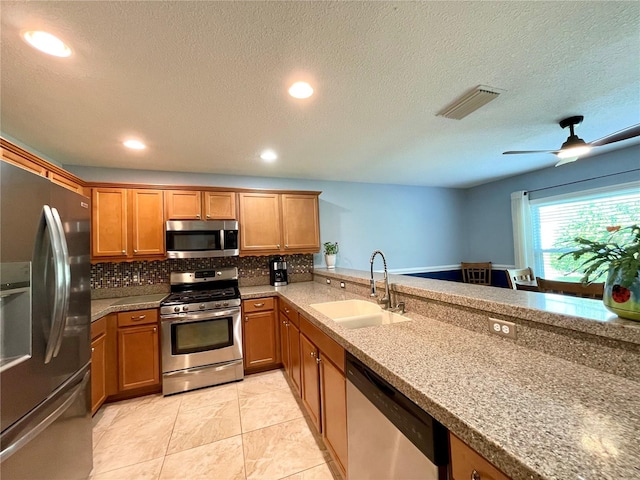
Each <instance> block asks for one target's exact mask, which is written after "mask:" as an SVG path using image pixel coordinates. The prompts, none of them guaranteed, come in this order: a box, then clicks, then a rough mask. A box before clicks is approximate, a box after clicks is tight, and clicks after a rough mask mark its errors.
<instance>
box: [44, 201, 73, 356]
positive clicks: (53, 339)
mask: <svg viewBox="0 0 640 480" xmlns="http://www.w3.org/2000/svg"><path fill="white" fill-rule="evenodd" d="M42 210H43V213H44V220H45V223H46V226H47V230H48V231H49V241H50V242H51V250H52V255H53V271H54V277H55V288H54V299H53V312H52V315H51V316H52V319H51V331H50V332H49V338H48V340H47V349H46V352H45V356H44V363H49V362H50V361H51V359H52V358H53V357H55V356H56V355H57V354H58V352H59V350H60V343H61V342H62V334H63V333H64V324H65V323H66V317H67V311H68V306H69V304H68V295H69V291H70V286H71V285H70V284H71V278H70V277H71V271H70V268H69V262H67V257H68V256H69V251H68V249H67V242H66V241H65V240H64V233H62V234H61V231H60V229H61V228H62V222H61V221H60V215H59V214H58V211H57V210H56V209H55V208H51V207H49V205H45V206H44V207H43V209H42Z"/></svg>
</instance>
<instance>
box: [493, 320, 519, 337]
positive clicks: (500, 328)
mask: <svg viewBox="0 0 640 480" xmlns="http://www.w3.org/2000/svg"><path fill="white" fill-rule="evenodd" d="M489 330H490V331H491V333H495V334H496V335H501V336H503V337H509V338H513V339H514V340H515V339H516V324H515V323H513V322H507V321H506V320H498V319H497V318H491V317H489Z"/></svg>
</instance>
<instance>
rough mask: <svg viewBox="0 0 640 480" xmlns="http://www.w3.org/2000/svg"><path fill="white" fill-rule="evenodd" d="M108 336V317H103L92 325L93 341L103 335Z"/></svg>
mask: <svg viewBox="0 0 640 480" xmlns="http://www.w3.org/2000/svg"><path fill="white" fill-rule="evenodd" d="M106 334H107V317H102V318H101V319H99V320H96V321H95V322H92V323H91V341H94V340H95V339H96V338H98V337H99V336H101V335H106Z"/></svg>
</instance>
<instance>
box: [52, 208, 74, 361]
mask: <svg viewBox="0 0 640 480" xmlns="http://www.w3.org/2000/svg"><path fill="white" fill-rule="evenodd" d="M51 213H52V215H53V220H54V221H55V223H56V227H57V230H58V238H59V239H60V247H61V248H60V251H61V252H60V253H61V257H62V258H61V262H62V264H61V270H62V271H63V272H64V279H63V280H62V311H61V313H60V322H59V323H60V327H59V329H58V336H57V338H56V342H55V348H54V350H53V356H54V357H57V356H58V353H60V346H61V345H62V338H63V335H64V330H65V327H66V326H67V315H68V313H69V300H70V297H71V267H70V265H69V247H68V246H67V237H66V236H65V234H64V227H63V226H62V220H61V219H60V214H59V213H58V210H57V209H55V208H52V209H51ZM56 261H57V259H56Z"/></svg>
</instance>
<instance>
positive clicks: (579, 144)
mask: <svg viewBox="0 0 640 480" xmlns="http://www.w3.org/2000/svg"><path fill="white" fill-rule="evenodd" d="M590 151H591V145H589V144H588V143H586V142H585V141H584V140H582V139H581V138H578V137H577V136H575V135H572V136H570V137H569V138H568V139H567V141H566V142H564V143H563V144H562V148H561V149H560V151H559V152H558V153H556V155H557V156H558V158H561V159H567V158H571V157H576V158H577V157H580V156H581V155H584V154H585V153H589V152H590Z"/></svg>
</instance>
